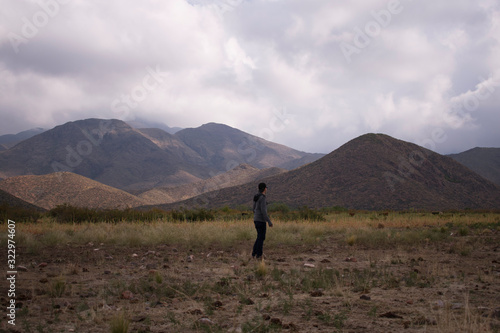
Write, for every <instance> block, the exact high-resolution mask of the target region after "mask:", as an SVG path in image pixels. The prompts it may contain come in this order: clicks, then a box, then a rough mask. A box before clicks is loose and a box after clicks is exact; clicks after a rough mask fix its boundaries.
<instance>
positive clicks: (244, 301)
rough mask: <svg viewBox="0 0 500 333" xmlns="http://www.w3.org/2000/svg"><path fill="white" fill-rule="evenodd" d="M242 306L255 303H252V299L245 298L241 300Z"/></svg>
mask: <svg viewBox="0 0 500 333" xmlns="http://www.w3.org/2000/svg"><path fill="white" fill-rule="evenodd" d="M240 304H243V305H253V304H255V303H254V301H252V299H251V298H244V299H242V300H240Z"/></svg>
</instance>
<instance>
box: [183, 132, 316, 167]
mask: <svg viewBox="0 0 500 333" xmlns="http://www.w3.org/2000/svg"><path fill="white" fill-rule="evenodd" d="M175 136H176V137H178V138H180V139H181V140H182V141H183V142H184V143H185V144H186V145H187V146H189V147H190V148H191V149H192V150H194V151H196V152H197V153H198V154H199V155H200V156H201V157H202V158H203V159H204V160H205V161H206V165H207V166H212V167H215V168H216V169H217V170H218V171H219V172H220V171H222V172H225V171H228V170H230V169H232V168H234V167H235V166H236V165H239V164H249V165H252V166H254V167H256V168H259V169H263V168H271V167H279V168H283V169H289V168H290V167H291V168H295V167H297V166H300V165H303V164H306V163H309V162H312V161H314V160H317V159H318V158H321V157H322V156H324V155H323V154H311V153H305V152H301V151H298V150H295V149H292V148H289V147H287V146H284V145H280V144H277V143H273V142H270V141H267V140H264V139H261V138H259V137H256V136H253V135H250V134H248V133H245V132H242V131H240V130H238V129H236V128H232V127H229V126H227V125H223V124H216V123H208V124H205V125H202V126H200V127H198V128H186V129H183V130H181V131H179V132H177V133H175Z"/></svg>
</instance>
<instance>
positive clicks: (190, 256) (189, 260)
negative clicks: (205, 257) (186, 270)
mask: <svg viewBox="0 0 500 333" xmlns="http://www.w3.org/2000/svg"><path fill="white" fill-rule="evenodd" d="M186 260H187V262H193V260H194V256H193V255H192V254H191V255H189V256H188V257H187V259H186Z"/></svg>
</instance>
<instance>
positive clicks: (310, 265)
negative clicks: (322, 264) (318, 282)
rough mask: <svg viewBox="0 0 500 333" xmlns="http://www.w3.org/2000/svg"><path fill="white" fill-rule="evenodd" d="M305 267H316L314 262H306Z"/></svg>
mask: <svg viewBox="0 0 500 333" xmlns="http://www.w3.org/2000/svg"><path fill="white" fill-rule="evenodd" d="M304 267H309V268H314V267H315V266H314V264H309V263H305V264H304Z"/></svg>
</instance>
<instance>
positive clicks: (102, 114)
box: [0, 0, 500, 153]
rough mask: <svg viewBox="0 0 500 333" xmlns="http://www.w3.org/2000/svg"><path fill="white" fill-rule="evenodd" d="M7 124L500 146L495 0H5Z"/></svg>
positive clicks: (499, 36)
mask: <svg viewBox="0 0 500 333" xmlns="http://www.w3.org/2000/svg"><path fill="white" fill-rule="evenodd" d="M0 8H2V10H1V12H0V116H1V123H0V135H3V134H11V133H17V132H19V131H23V130H27V129H30V128H34V127H43V128H52V127H54V126H56V125H59V124H62V123H65V122H67V121H72V120H77V119H84V118H94V117H98V118H118V119H122V120H134V119H137V118H142V119H145V120H148V121H154V122H159V123H164V124H166V125H168V126H170V127H183V128H186V127H198V126H200V125H202V124H204V123H207V122H218V123H223V124H227V125H229V126H232V127H236V128H238V129H241V130H243V131H245V132H248V133H251V134H254V135H258V136H260V137H263V138H265V139H268V140H271V141H274V142H278V143H282V144H285V145H287V146H290V147H292V148H295V149H299V150H303V151H307V152H321V153H329V152H331V151H332V150H334V149H336V148H338V147H339V146H341V145H342V144H344V143H346V142H347V141H349V140H351V139H353V138H355V137H357V136H359V135H362V134H365V133H372V132H375V133H385V134H388V135H391V136H393V137H396V138H398V139H402V140H406V141H411V142H414V143H417V144H421V145H424V146H426V147H427V148H431V149H432V150H434V151H437V152H439V153H453V152H460V151H464V150H467V149H470V148H473V147H476V146H481V147H500V1H498V0H454V1H448V0H437V1H436V0H433V1H428V0H422V1H411V0H400V1H397V0H390V1H388V0H357V1H333V0H187V1H186V0H164V1H160V0H157V1H154V0H149V1H136V0H106V1H96V0H85V1H83V0H82V1H81V0H64V1H63V0H39V1H35V0H32V1H22V0H0Z"/></svg>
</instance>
